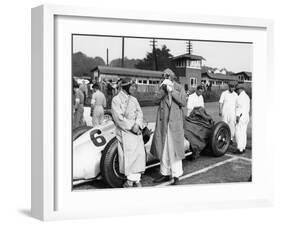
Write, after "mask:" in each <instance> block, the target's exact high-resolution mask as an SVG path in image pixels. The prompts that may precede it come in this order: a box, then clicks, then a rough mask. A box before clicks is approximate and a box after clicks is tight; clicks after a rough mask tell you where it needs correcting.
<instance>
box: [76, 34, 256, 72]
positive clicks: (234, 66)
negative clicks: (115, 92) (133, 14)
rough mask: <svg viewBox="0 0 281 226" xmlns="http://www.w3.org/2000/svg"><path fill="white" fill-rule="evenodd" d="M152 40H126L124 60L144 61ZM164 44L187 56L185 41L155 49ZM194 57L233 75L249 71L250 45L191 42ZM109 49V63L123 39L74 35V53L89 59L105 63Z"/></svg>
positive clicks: (160, 42)
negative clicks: (81, 54) (81, 53)
mask: <svg viewBox="0 0 281 226" xmlns="http://www.w3.org/2000/svg"><path fill="white" fill-rule="evenodd" d="M150 41H151V39H145V38H125V50H124V51H125V57H127V58H129V59H132V58H134V59H143V58H144V57H145V56H146V53H147V52H150V51H151V50H152V47H151V45H150ZM163 45H166V46H167V47H168V48H169V49H170V50H171V51H170V53H171V54H172V55H173V56H178V55H181V54H184V53H186V41H183V40H163V39H157V47H162V46H163ZM192 45H193V54H196V55H200V56H202V57H204V58H205V59H206V61H203V65H207V66H211V67H218V68H226V69H228V70H231V71H233V72H239V71H250V72H251V71H252V63H253V62H252V61H253V49H252V44H244V43H243V44H241V43H225V42H206V41H192ZM107 48H108V49H109V62H110V61H111V60H113V59H116V58H121V57H122V39H121V38H119V37H102V36H81V35H74V36H73V52H74V53H75V52H78V51H81V52H83V53H85V54H86V55H88V56H90V57H96V56H100V57H102V58H103V59H104V61H105V62H106V49H107Z"/></svg>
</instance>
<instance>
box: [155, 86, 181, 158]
mask: <svg viewBox="0 0 281 226" xmlns="http://www.w3.org/2000/svg"><path fill="white" fill-rule="evenodd" d="M171 95H172V101H171V105H170V103H169V98H168V95H167V94H165V92H164V91H163V90H162V89H160V91H159V94H158V95H157V99H158V102H160V103H159V107H158V111H157V117H156V127H155V131H154V136H153V140H152V144H151V153H152V154H153V155H154V156H155V157H156V158H158V159H159V160H160V159H162V154H163V149H164V144H165V139H166V136H167V130H168V125H169V129H170V131H171V136H172V137H171V139H173V145H174V147H173V148H172V150H174V153H173V154H174V156H171V158H172V159H174V160H181V159H183V158H184V130H183V120H184V113H183V108H184V107H185V106H186V96H185V92H184V89H183V87H182V86H181V85H180V84H178V83H176V82H174V90H173V91H172V93H171Z"/></svg>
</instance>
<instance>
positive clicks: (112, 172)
mask: <svg viewBox="0 0 281 226" xmlns="http://www.w3.org/2000/svg"><path fill="white" fill-rule="evenodd" d="M100 168H101V175H102V177H103V179H104V180H105V182H106V183H107V184H108V185H109V186H110V187H112V188H119V187H122V185H123V183H124V181H125V176H124V175H123V174H121V173H120V172H119V160H118V141H117V139H116V137H114V138H113V139H112V140H111V141H109V142H108V144H107V145H106V147H105V149H104V151H103V153H102V158H101V162H100Z"/></svg>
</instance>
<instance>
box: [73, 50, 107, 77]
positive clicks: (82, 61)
mask: <svg viewBox="0 0 281 226" xmlns="http://www.w3.org/2000/svg"><path fill="white" fill-rule="evenodd" d="M99 65H105V62H104V60H103V59H102V58H101V57H99V56H96V57H95V58H92V57H88V56H87V55H86V54H84V53H82V52H77V53H74V54H73V56H72V73H73V75H74V76H77V77H81V76H83V75H88V76H89V75H90V74H91V72H90V71H91V70H92V69H93V68H95V67H96V66H99Z"/></svg>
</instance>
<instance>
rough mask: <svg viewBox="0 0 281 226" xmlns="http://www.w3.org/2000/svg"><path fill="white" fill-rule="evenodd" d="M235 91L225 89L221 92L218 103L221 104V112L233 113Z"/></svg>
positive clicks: (235, 98) (235, 97)
mask: <svg viewBox="0 0 281 226" xmlns="http://www.w3.org/2000/svg"><path fill="white" fill-rule="evenodd" d="M237 97H238V95H237V93H236V92H234V91H233V92H232V93H231V92H230V91H229V90H226V91H224V92H222V94H221V97H220V100H219V103H220V104H222V113H223V114H225V113H230V114H233V115H234V114H235V106H236V100H237Z"/></svg>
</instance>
